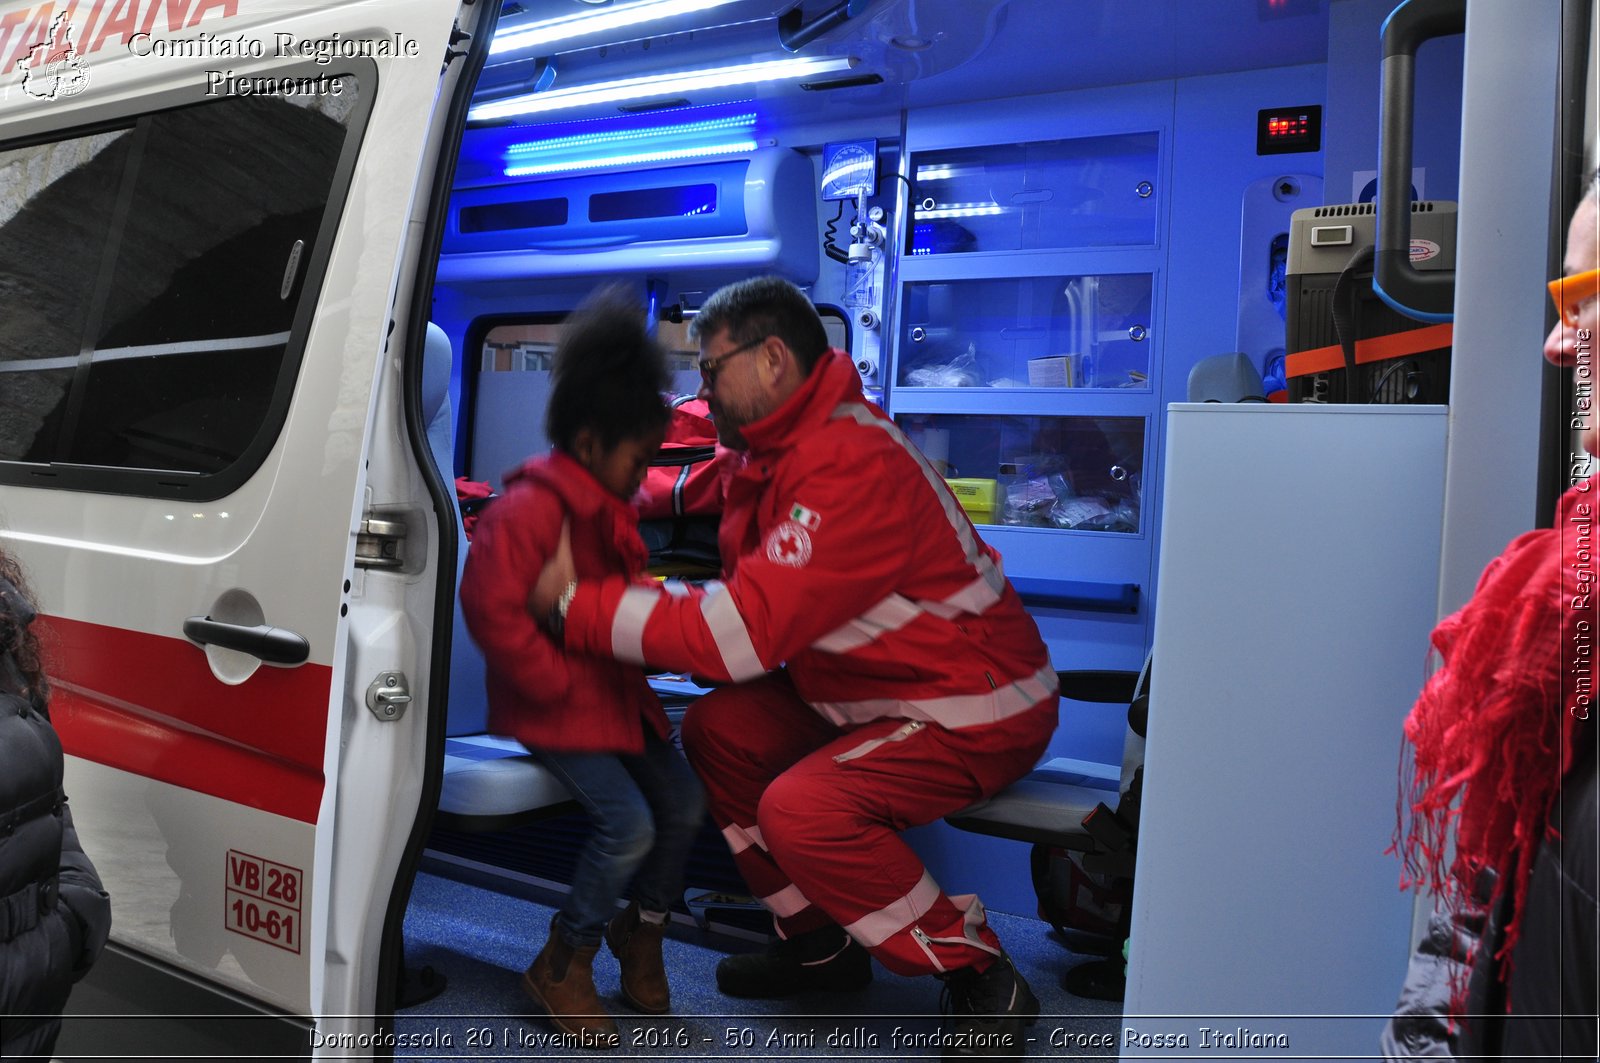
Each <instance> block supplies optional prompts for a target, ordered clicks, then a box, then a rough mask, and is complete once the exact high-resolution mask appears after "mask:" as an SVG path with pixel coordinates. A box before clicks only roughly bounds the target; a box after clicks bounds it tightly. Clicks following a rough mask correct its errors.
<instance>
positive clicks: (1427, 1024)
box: [1383, 722, 1600, 1061]
mask: <svg viewBox="0 0 1600 1063" xmlns="http://www.w3.org/2000/svg"><path fill="white" fill-rule="evenodd" d="M1580 733H1581V735H1582V740H1583V741H1584V742H1585V743H1586V748H1585V750H1584V751H1583V752H1581V753H1580V754H1579V755H1578V757H1577V760H1576V762H1575V763H1574V764H1573V766H1572V770H1571V771H1569V772H1568V773H1567V776H1566V778H1565V779H1563V780H1562V788H1561V798H1560V800H1559V801H1558V802H1557V803H1556V806H1555V807H1554V808H1553V809H1552V810H1551V814H1550V822H1551V825H1552V826H1553V827H1555V828H1556V831H1557V832H1558V834H1557V836H1556V837H1551V836H1550V835H1548V834H1547V835H1546V836H1545V838H1544V839H1543V841H1542V842H1541V843H1540V845H1539V850H1538V853H1537V854H1536V855H1535V858H1534V865H1533V876H1532V879H1531V880H1530V882H1529V884H1528V895H1527V899H1526V900H1525V901H1524V907H1523V915H1522V932H1521V936H1520V937H1519V938H1518V939H1517V945H1516V948H1515V949H1513V950H1512V956H1511V961H1512V966H1511V977H1510V981H1509V986H1508V985H1506V984H1504V983H1503V982H1502V981H1501V979H1500V978H1499V977H1498V971H1497V969H1496V967H1497V965H1496V963H1495V961H1494V959H1493V957H1494V953H1495V952H1497V951H1498V950H1499V948H1500V946H1501V943H1502V941H1503V926H1504V924H1505V922H1506V916H1507V915H1508V914H1509V911H1508V908H1507V905H1508V904H1509V900H1507V901H1504V902H1502V903H1501V904H1500V905H1499V906H1498V907H1497V908H1496V910H1495V911H1494V912H1493V913H1492V914H1491V915H1490V916H1489V917H1485V915H1484V913H1483V911H1482V909H1481V908H1480V909H1479V910H1478V911H1476V912H1468V913H1464V914H1460V915H1456V916H1454V917H1452V916H1451V915H1449V914H1447V913H1444V912H1435V913H1434V915H1433V917H1432V918H1431V919H1430V920H1429V923H1428V934H1427V937H1426V938H1424V939H1423V941H1422V942H1421V944H1420V945H1418V947H1417V951H1416V954H1415V955H1413V956H1412V959H1411V967H1410V970H1409V971H1408V972H1407V973H1406V981H1405V986H1404V987H1403V988H1402V990H1401V995H1400V1003H1399V1005H1398V1006H1397V1007H1396V1009H1395V1014H1394V1017H1393V1018H1392V1019H1391V1020H1390V1021H1389V1025H1388V1026H1387V1027H1386V1028H1385V1029H1384V1032H1383V1055H1384V1058H1386V1059H1416V1058H1421V1057H1427V1058H1432V1059H1452V1058H1453V1059H1463V1060H1467V1059H1476V1058H1488V1059H1522V1058H1527V1059H1534V1058H1537V1059H1544V1060H1548V1059H1583V1060H1586V1061H1592V1060H1594V1059H1595V1058H1597V1054H1600V1049H1597V1046H1596V1033H1595V1025H1596V1018H1595V1006H1596V1005H1595V1001H1596V1000H1597V999H1600V978H1597V974H1596V969H1597V964H1600V959H1597V956H1596V940H1597V939H1596V934H1597V933H1600V925H1597V924H1600V918H1597V917H1600V901H1597V899H1596V897H1597V886H1596V877H1597V876H1596V864H1597V853H1596V851H1597V847H1600V760H1597V757H1596V749H1595V744H1596V741H1597V739H1600V727H1597V726H1595V725H1594V724H1593V723H1592V722H1591V724H1590V725H1589V726H1588V727H1587V728H1585V729H1584V730H1583V731H1582V732H1580ZM1490 886H1491V883H1490V882H1488V881H1483V882H1480V883H1479V884H1478V887H1479V888H1478V890H1477V893H1478V896H1479V898H1480V899H1481V898H1484V897H1487V896H1488V895H1489V893H1490ZM1468 955H1471V956H1474V957H1475V961H1474V963H1473V967H1472V970H1471V971H1470V972H1464V971H1463V970H1462V968H1463V961H1462V960H1461V957H1463V956H1468ZM1462 974H1465V975H1466V976H1467V977H1468V979H1469V980H1468V982H1467V998H1466V1003H1465V1005H1464V1006H1463V1007H1462V1009H1461V1015H1460V1016H1456V1017H1454V1018H1452V1015H1451V1008H1450V996H1451V989H1452V980H1453V979H1454V978H1455V977H1458V976H1460V975H1462ZM1507 993H1509V994H1510V1002H1509V1007H1508V1005H1507V999H1506V997H1507Z"/></svg>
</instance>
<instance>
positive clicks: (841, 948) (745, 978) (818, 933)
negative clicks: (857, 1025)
mask: <svg viewBox="0 0 1600 1063" xmlns="http://www.w3.org/2000/svg"><path fill="white" fill-rule="evenodd" d="M870 981H872V957H871V956H870V955H868V953H867V950H866V949H864V948H862V947H861V945H860V944H858V943H857V942H856V940H855V938H852V937H851V936H850V935H848V934H846V933H845V932H844V930H843V929H841V928H840V927H836V926H825V927H822V928H821V929H819V930H811V931H808V932H806V933H804V934H796V935H795V936H794V937H792V938H784V939H780V940H778V941H776V942H774V943H773V944H772V946H771V947H769V948H768V949H767V950H766V951H765V952H752V953H748V954H745V955H742V956H726V957H724V958H723V959H722V960H721V961H720V962H718V964H717V988H718V989H720V990H722V991H723V992H724V993H726V994H727V995H728V996H730V997H745V998H748V999H751V1000H771V999H773V998H775V997H790V996H794V995H795V994H796V993H811V992H819V991H820V992H826V993H849V992H854V991H855V990H858V989H862V988H865V986H866V984H867V983H868V982H870Z"/></svg>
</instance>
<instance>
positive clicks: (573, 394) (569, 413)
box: [544, 285, 671, 452]
mask: <svg viewBox="0 0 1600 1063" xmlns="http://www.w3.org/2000/svg"><path fill="white" fill-rule="evenodd" d="M550 378H551V387H550V405H549V407H548V408H547V409H546V411H545V419H544V427H545V433H546V434H547V435H549V437H550V442H552V443H554V444H555V445H556V447H557V448H558V449H560V450H564V451H569V452H570V451H571V450H572V448H573V445H574V442H575V441H576V439H577V436H578V433H579V432H580V431H582V430H584V429H588V430H589V431H591V432H593V433H594V434H595V436H596V437H597V438H598V441H599V443H600V445H601V446H603V447H605V448H607V449H610V448H612V447H615V446H616V445H617V444H618V443H621V442H622V441H623V440H625V439H637V438H639V437H640V436H644V435H649V434H651V433H654V432H659V431H661V430H662V429H664V428H665V427H666V424H667V420H668V418H669V416H670V414H669V411H668V409H667V404H666V400H665V398H663V396H662V392H664V391H665V390H666V389H667V387H668V385H669V383H670V379H671V378H670V376H669V375H668V373H667V359H666V355H665V353H663V351H662V349H661V345H660V344H659V343H657V342H656V340H655V337H653V336H651V335H650V333H649V331H648V330H646V328H645V312H644V305H643V304H642V303H640V302H639V301H638V300H637V299H635V298H634V297H633V296H632V295H630V294H629V292H628V290H627V289H626V288H624V287H622V286H621V285H608V286H606V287H604V288H600V289H598V290H596V291H595V292H593V293H592V294H591V295H590V296H589V298H587V299H585V300H584V301H583V304H582V305H581V306H579V307H578V309H577V310H575V311H573V313H572V316H571V317H569V318H567V321H566V324H565V326H564V327H563V328H562V331H561V340H560V342H559V343H557V344H556V355H555V364H554V366H553V367H552V372H551V374H550Z"/></svg>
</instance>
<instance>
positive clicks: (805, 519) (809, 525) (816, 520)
mask: <svg viewBox="0 0 1600 1063" xmlns="http://www.w3.org/2000/svg"><path fill="white" fill-rule="evenodd" d="M789 519H790V520H792V521H794V522H795V523H796V524H798V525H800V527H802V528H804V529H806V530H807V531H816V530H817V525H819V524H821V523H822V514H820V513H818V512H817V511H816V510H813V509H807V508H806V507H805V506H802V505H801V504H800V503H798V502H796V503H795V504H794V507H793V508H792V509H790V510H789Z"/></svg>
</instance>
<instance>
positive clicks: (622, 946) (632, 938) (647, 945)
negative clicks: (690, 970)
mask: <svg viewBox="0 0 1600 1063" xmlns="http://www.w3.org/2000/svg"><path fill="white" fill-rule="evenodd" d="M666 932H667V928H666V926H665V925H664V924H663V925H658V924H656V923H649V922H646V921H645V920H643V919H640V918H639V904H638V902H637V901H635V902H634V903H632V904H630V905H628V907H627V908H626V909H624V910H623V911H622V912H619V913H618V914H617V915H616V916H615V917H614V918H613V919H612V920H611V922H609V923H607V924H606V944H607V945H608V946H610V948H611V952H612V954H613V955H615V956H616V957H617V959H618V960H620V961H622V999H623V1000H626V1001H627V1002H628V1003H629V1004H630V1005H632V1006H633V1007H634V1008H635V1009H637V1010H639V1011H643V1012H647V1013H648V1014H651V1015H660V1014H663V1013H664V1012H665V1011H666V1010H667V1009H668V1008H670V1007H672V995H671V992H670V991H669V990H668V988H667V969H666V967H665V966H664V965H663V964H662V962H661V939H662V938H663V937H664V936H665V935H666Z"/></svg>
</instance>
